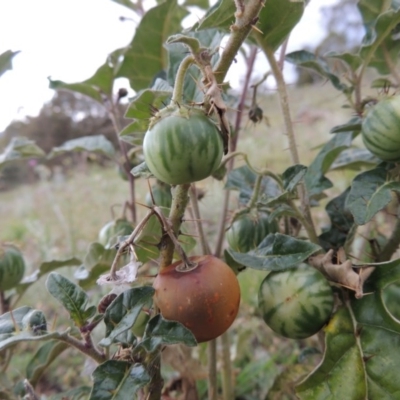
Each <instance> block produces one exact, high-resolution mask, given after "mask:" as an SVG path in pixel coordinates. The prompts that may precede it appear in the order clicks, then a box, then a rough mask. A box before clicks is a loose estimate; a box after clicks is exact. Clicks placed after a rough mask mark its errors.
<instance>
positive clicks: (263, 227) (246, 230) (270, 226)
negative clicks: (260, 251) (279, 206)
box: [226, 214, 278, 253]
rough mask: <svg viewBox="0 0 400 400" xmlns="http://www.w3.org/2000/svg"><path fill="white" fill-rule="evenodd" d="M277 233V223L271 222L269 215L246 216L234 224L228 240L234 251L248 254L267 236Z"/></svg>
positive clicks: (228, 233) (228, 232)
mask: <svg viewBox="0 0 400 400" xmlns="http://www.w3.org/2000/svg"><path fill="white" fill-rule="evenodd" d="M277 231H278V226H277V224H276V222H275V221H272V222H270V221H269V220H268V215H266V214H259V215H252V214H244V215H241V216H240V217H239V218H238V219H236V220H235V221H234V222H233V224H232V225H231V227H230V228H229V229H228V231H227V232H226V239H227V241H228V244H229V246H230V247H231V249H232V250H234V251H237V252H239V253H247V252H248V251H250V250H253V249H255V248H256V247H257V246H258V245H259V244H260V243H261V242H262V240H263V239H264V238H265V237H266V236H267V235H269V234H270V233H275V232H277Z"/></svg>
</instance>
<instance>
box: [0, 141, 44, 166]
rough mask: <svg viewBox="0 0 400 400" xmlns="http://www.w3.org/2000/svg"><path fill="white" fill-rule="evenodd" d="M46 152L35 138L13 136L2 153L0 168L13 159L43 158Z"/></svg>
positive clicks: (0, 155)
mask: <svg viewBox="0 0 400 400" xmlns="http://www.w3.org/2000/svg"><path fill="white" fill-rule="evenodd" d="M44 156H45V152H44V151H43V150H42V149H41V148H40V147H38V146H37V145H36V144H35V142H34V141H33V140H29V139H27V138H24V137H15V138H12V139H11V141H10V143H9V144H8V146H7V147H6V148H5V149H4V151H3V153H1V154H0V168H1V167H2V166H4V165H5V164H6V163H9V162H11V161H19V160H26V159H30V158H42V157H44Z"/></svg>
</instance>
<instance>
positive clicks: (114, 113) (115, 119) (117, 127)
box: [108, 98, 136, 224]
mask: <svg viewBox="0 0 400 400" xmlns="http://www.w3.org/2000/svg"><path fill="white" fill-rule="evenodd" d="M109 101H110V110H109V113H108V114H109V116H110V119H111V122H112V124H113V127H114V131H115V135H116V136H117V140H118V144H119V148H120V151H121V153H122V155H123V156H124V160H125V163H124V164H125V165H126V166H127V167H126V168H125V166H124V164H123V165H122V166H121V167H122V168H123V169H124V170H125V172H126V175H127V176H128V182H129V192H130V202H129V204H128V205H129V210H130V212H131V219H132V222H133V223H134V224H136V205H135V177H134V176H133V175H132V174H131V173H130V171H129V167H128V166H129V165H130V160H129V156H128V152H127V150H126V146H125V143H124V142H123V141H122V140H121V139H120V137H119V132H121V124H120V123H119V112H118V108H117V107H116V104H115V102H114V99H112V98H110V99H109Z"/></svg>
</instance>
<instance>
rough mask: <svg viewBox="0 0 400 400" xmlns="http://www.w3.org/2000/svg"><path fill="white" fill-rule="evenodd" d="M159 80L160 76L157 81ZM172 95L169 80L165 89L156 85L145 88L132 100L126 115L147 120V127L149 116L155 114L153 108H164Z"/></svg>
mask: <svg viewBox="0 0 400 400" xmlns="http://www.w3.org/2000/svg"><path fill="white" fill-rule="evenodd" d="M159 80H160V79H159V78H158V79H157V81H159ZM164 82H165V81H164ZM171 95H172V87H170V86H169V85H168V84H167V82H165V87H164V90H160V89H158V90H156V89H154V87H153V88H151V89H143V90H141V91H140V92H139V93H138V94H137V95H136V96H135V97H134V98H133V99H132V101H131V102H130V104H129V107H128V109H127V110H126V113H125V117H126V118H136V119H141V120H146V127H147V126H148V123H149V118H151V116H152V114H153V112H152V110H153V109H161V108H163V107H164V105H163V103H165V102H167V103H168V101H167V100H168V99H169V98H170V97H171ZM146 129H147V128H146Z"/></svg>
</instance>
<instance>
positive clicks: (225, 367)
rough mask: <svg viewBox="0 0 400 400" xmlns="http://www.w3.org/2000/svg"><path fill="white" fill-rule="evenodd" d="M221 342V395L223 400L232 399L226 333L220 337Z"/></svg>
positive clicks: (232, 388)
mask: <svg viewBox="0 0 400 400" xmlns="http://www.w3.org/2000/svg"><path fill="white" fill-rule="evenodd" d="M221 342H222V393H223V398H224V400H231V399H233V398H234V397H233V393H234V386H233V381H232V363H231V352H230V341H229V335H228V332H225V333H223V334H222V336H221Z"/></svg>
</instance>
